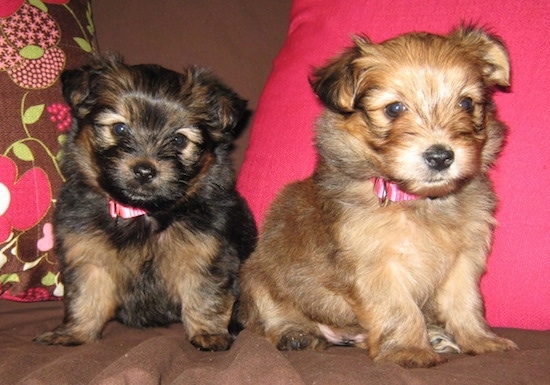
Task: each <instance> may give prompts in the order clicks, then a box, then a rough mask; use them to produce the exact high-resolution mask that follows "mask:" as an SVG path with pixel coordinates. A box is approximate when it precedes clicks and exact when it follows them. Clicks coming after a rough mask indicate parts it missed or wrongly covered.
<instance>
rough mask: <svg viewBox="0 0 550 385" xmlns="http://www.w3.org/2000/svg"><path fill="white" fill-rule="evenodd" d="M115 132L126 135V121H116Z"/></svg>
mask: <svg viewBox="0 0 550 385" xmlns="http://www.w3.org/2000/svg"><path fill="white" fill-rule="evenodd" d="M113 132H114V133H115V134H116V135H118V136H122V135H125V134H127V133H128V126H127V125H126V124H125V123H115V124H114V125H113Z"/></svg>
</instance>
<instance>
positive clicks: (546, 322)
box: [238, 0, 550, 329]
mask: <svg viewBox="0 0 550 385" xmlns="http://www.w3.org/2000/svg"><path fill="white" fill-rule="evenodd" d="M549 20H550V3H549V2H544V1H532V2H521V3H519V2H516V1H513V0H488V1H484V2H470V1H464V0H458V1H457V0H426V1H423V2H410V1H406V0H392V1H384V0H380V1H369V2H365V1H363V0H348V1H340V2H336V1H331V0H295V1H294V3H293V7H292V12H291V24H290V28H289V31H288V36H287V39H286V42H285V44H284V47H283V49H282V50H281V52H280V54H279V55H278V57H277V58H276V60H275V61H274V67H273V70H272V72H271V75H270V77H269V80H268V82H267V85H266V87H265V89H264V91H263V94H262V97H261V99H260V103H259V106H258V110H257V112H256V115H255V118H254V123H253V128H252V134H251V139H250V146H249V149H248V151H247V153H246V159H245V162H244V164H243V167H242V169H241V172H240V176H239V184H238V186H239V189H240V191H241V192H242V194H243V195H244V196H245V197H246V198H247V199H248V201H249V203H250V205H251V207H252V210H253V212H254V215H255V216H256V219H257V220H258V222H259V223H261V222H262V219H263V215H264V213H265V210H266V208H267V207H268V205H269V203H270V202H271V201H272V199H273V198H274V196H275V194H276V193H277V191H278V190H279V189H280V188H281V187H282V186H283V185H284V184H286V183H288V182H290V181H292V180H296V179H301V178H304V177H306V176H308V175H309V174H310V173H311V171H312V169H313V166H314V163H315V154H314V151H313V148H312V137H313V131H312V128H313V122H314V119H315V118H316V116H317V115H318V114H319V112H320V108H321V107H320V105H319V104H318V102H317V100H316V98H315V96H314V94H313V92H312V91H311V89H310V86H309V84H308V76H309V75H310V74H311V68H312V67H313V66H319V65H322V64H324V63H325V62H326V61H327V59H328V58H330V57H332V56H334V55H335V54H337V53H338V52H340V51H341V50H342V49H343V47H345V46H349V45H350V44H351V41H350V36H351V35H352V34H357V33H365V34H366V35H368V36H369V37H370V38H371V39H372V40H373V41H375V42H380V41H382V40H385V39H388V38H391V37H394V36H395V35H397V34H400V33H404V32H410V31H428V32H434V33H446V32H448V31H450V30H451V29H453V28H454V27H456V26H458V25H459V24H460V23H461V22H463V21H465V22H472V21H473V22H476V23H477V24H479V25H480V26H483V27H487V28H489V30H490V31H492V32H494V33H496V34H498V35H500V36H501V37H502V39H503V40H504V42H505V43H506V45H507V46H508V48H509V51H510V56H511V61H512V87H511V90H510V92H508V93H498V94H497V95H496V103H497V106H498V110H499V114H500V117H501V118H502V120H504V121H505V122H507V123H508V125H509V126H510V132H509V137H508V143H507V145H506V147H505V149H504V151H503V153H502V156H501V158H500V160H499V161H498V164H497V166H496V167H495V169H494V170H493V172H492V179H493V180H494V182H495V187H496V190H497V193H498V194H499V196H500V199H501V202H500V205H499V209H498V212H497V219H498V222H499V226H498V228H497V230H496V233H495V242H494V247H493V250H492V253H491V255H490V257H489V261H488V271H487V274H486V275H485V276H484V277H483V280H482V292H483V295H484V298H485V303H486V313H487V318H488V320H489V323H490V324H492V325H493V326H508V327H522V328H537V329H547V328H550V306H549V304H550V279H548V277H550V220H548V218H550V203H549V201H548V198H547V197H548V190H550V169H549V168H548V167H549V166H548V162H549V159H550V146H548V143H550V129H549V127H550V114H548V112H547V106H546V104H547V103H548V99H549V97H550V56H549V54H548V53H549V52H550V41H549V39H548V31H549V28H550V24H549V23H550V22H549Z"/></svg>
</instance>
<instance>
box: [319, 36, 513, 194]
mask: <svg viewBox="0 0 550 385" xmlns="http://www.w3.org/2000/svg"><path fill="white" fill-rule="evenodd" d="M354 43H355V45H354V46H353V47H351V48H349V49H348V50H346V51H345V52H343V53H342V54H341V55H340V56H338V57H336V58H335V59H333V60H332V61H331V62H329V63H328V65H326V66H324V67H322V68H319V69H317V70H316V71H315V73H314V75H313V78H312V79H311V84H312V87H313V89H314V91H315V92H316V94H317V95H318V96H319V98H320V100H321V101H322V102H323V103H324V104H325V106H326V107H327V108H328V110H327V112H326V113H325V114H324V116H323V118H322V119H321V121H320V123H319V127H318V135H317V145H318V148H319V152H320V154H321V157H322V158H323V157H325V158H326V157H328V158H329V159H330V160H331V164H334V165H342V166H343V167H344V165H345V167H346V168H347V170H346V171H344V172H346V173H348V174H352V175H354V176H355V177H365V178H366V177H369V178H370V177H381V178H384V179H387V180H391V181H393V182H396V183H398V184H399V185H400V187H401V188H402V189H403V190H404V191H407V192H409V193H413V194H418V195H422V196H432V197H435V196H443V195H446V194H450V193H452V192H453V191H456V189H457V188H459V187H460V186H461V185H462V183H464V182H465V181H467V180H469V179H471V178H473V177H475V176H476V175H479V174H480V173H484V172H486V171H487V169H488V168H489V166H490V165H491V164H492V163H493V161H494V160H495V157H496V155H497V154H498V152H499V151H500V148H501V147H502V142H503V138H504V131H505V129H504V126H503V125H502V124H501V123H500V122H499V121H498V120H497V119H496V117H495V115H494V107H493V102H492V94H493V91H494V89H495V87H507V86H508V85H509V80H510V66H509V59H508V53H507V51H506V49H505V47H504V46H503V44H502V43H501V42H500V41H499V40H498V39H497V38H495V37H493V36H491V35H489V34H487V33H486V32H484V31H482V30H479V29H475V28H460V29H458V30H456V31H454V32H452V33H451V34H449V35H447V36H440V35H433V34H428V33H411V34H405V35H401V36H399V37H397V38H394V39H391V40H387V41H385V42H383V43H381V44H374V43H372V42H370V41H369V40H368V39H367V38H366V37H355V38H354ZM335 138H338V139H335ZM344 144H345V145H344ZM353 164H355V165H356V167H355V166H353ZM350 166H351V169H353V171H352V170H350ZM354 173H355V174H354Z"/></svg>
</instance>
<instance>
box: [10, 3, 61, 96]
mask: <svg viewBox="0 0 550 385" xmlns="http://www.w3.org/2000/svg"><path fill="white" fill-rule="evenodd" d="M45 2H51V3H58V4H59V3H66V2H67V0H66V1H55V0H54V1H52V0H50V1H45ZM17 5H19V6H18V7H17ZM10 12H12V13H10ZM0 32H1V33H0V71H6V72H7V73H8V74H9V76H10V77H11V78H12V80H13V81H14V82H15V83H16V84H17V85H19V86H20V87H22V88H26V89H43V88H47V87H49V86H51V85H52V84H53V83H54V82H55V81H56V80H57V78H58V77H59V74H60V73H61V71H62V70H63V68H64V67H65V54H64V53H63V51H62V50H61V49H60V48H58V47H57V45H58V44H59V40H60V38H61V31H60V29H59V26H58V25H57V23H56V22H55V20H54V19H53V18H52V17H51V16H50V15H49V14H48V13H47V12H45V11H44V10H43V9H40V8H38V7H35V6H32V5H30V4H28V3H26V2H24V1H23V0H18V1H15V0H8V1H6V3H5V4H3V5H2V6H1V7H0Z"/></svg>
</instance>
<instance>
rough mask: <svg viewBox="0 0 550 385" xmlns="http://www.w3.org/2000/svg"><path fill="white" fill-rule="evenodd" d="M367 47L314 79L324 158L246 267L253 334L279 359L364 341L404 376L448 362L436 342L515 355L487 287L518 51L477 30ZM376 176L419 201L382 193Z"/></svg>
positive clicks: (272, 219) (246, 315) (275, 212)
mask: <svg viewBox="0 0 550 385" xmlns="http://www.w3.org/2000/svg"><path fill="white" fill-rule="evenodd" d="M354 43H355V44H354V46H353V47H351V48H349V49H347V50H346V51H344V52H343V53H342V54H341V55H339V56H338V57H336V58H335V59H333V60H332V61H331V62H329V63H328V64H327V65H326V66H324V67H322V68H319V69H317V70H316V71H315V73H314V75H313V77H312V79H311V83H312V86H313V89H314V91H315V93H316V94H317V95H318V97H319V99H320V101H321V102H322V103H323V104H324V105H325V107H326V108H325V110H324V112H323V113H322V115H321V116H320V118H319V120H318V122H317V126H316V148H317V151H318V155H319V157H318V162H317V165H316V168H315V171H314V173H313V175H312V176H311V177H309V178H307V179H305V180H303V181H299V182H296V183H293V184H291V185H289V186H287V187H286V188H285V189H284V190H283V191H282V192H281V193H280V194H279V195H278V197H277V198H276V200H275V202H274V203H273V205H272V207H271V208H270V210H269V212H268V214H267V217H266V219H265V223H264V227H263V230H262V235H261V237H260V241H259V244H258V248H257V250H256V251H255V252H254V253H253V254H252V256H251V257H250V259H249V260H248V261H247V262H246V263H245V264H244V266H243V268H242V270H241V291H242V298H241V301H242V307H241V310H240V317H241V319H242V321H243V323H244V324H245V327H247V328H249V329H250V330H252V331H254V332H256V333H259V334H261V335H263V336H265V337H266V338H267V339H268V340H269V341H271V342H272V343H273V344H275V345H276V346H277V347H278V348H279V349H283V350H287V349H292V350H301V349H323V348H325V347H326V346H328V345H330V344H344V345H355V346H358V347H361V348H366V349H368V351H369V354H370V356H371V357H372V358H374V359H375V360H377V361H380V360H388V361H392V362H396V363H398V364H400V365H402V366H405V367H428V366H432V365H436V364H439V363H441V362H443V361H444V358H443V357H441V356H440V355H438V354H437V353H436V352H435V351H434V348H433V347H432V345H431V344H430V340H432V343H433V345H434V346H435V347H436V348H438V345H441V338H444V339H445V340H447V341H449V342H450V343H452V342H453V340H452V338H454V339H455V340H456V343H457V344H458V347H457V348H456V349H454V350H455V351H457V350H459V349H460V350H461V351H463V352H465V353H470V354H478V353H484V352H492V351H501V350H508V349H515V348H516V346H515V344H514V343H513V342H512V341H509V340H506V339H503V338H500V337H498V336H496V335H495V334H494V333H493V332H492V331H491V330H490V328H489V327H488V325H487V323H486V321H485V320H484V310H483V302H482V298H481V295H480V291H479V281H480V277H481V276H482V274H483V272H484V270H485V266H486V258H487V254H488V252H489V249H490V247H491V239H492V232H493V228H494V226H495V220H494V218H493V213H494V210H495V205H496V201H497V199H496V197H495V193H494V192H493V189H492V186H491V183H490V181H489V180H488V176H487V172H488V170H489V168H490V166H491V165H492V164H493V162H494V161H495V158H496V156H497V154H498V153H499V151H500V149H501V147H502V144H503V139H504V134H505V126H504V125H503V124H502V123H501V122H500V121H499V120H497V117H496V115H495V108H494V106H493V101H492V94H493V91H494V89H495V87H506V86H508V85H509V73H510V68H509V60H508V54H507V52H506V49H505V47H504V46H503V44H502V43H501V42H500V41H499V40H498V39H497V38H495V37H493V36H491V35H489V34H487V33H486V32H484V31H482V30H479V29H476V28H460V29H458V30H456V31H454V32H452V33H450V34H449V35H447V36H439V35H433V34H427V33H412V34H406V35H402V36H399V37H397V38H394V39H391V40H388V41H386V42H383V43H381V44H373V43H372V42H370V41H369V40H368V39H367V38H366V37H356V38H355V39H354ZM372 178H382V179H383V180H384V181H386V182H388V183H389V182H391V183H395V184H397V185H398V186H399V188H400V189H401V190H402V191H404V192H406V193H408V194H414V195H416V196H417V199H414V200H407V201H396V202H392V201H389V200H388V199H381V198H379V197H378V196H377V195H375V193H374V192H373V181H372ZM426 325H431V326H430V327H429V328H427V326H426ZM428 329H429V330H430V333H429V334H430V335H428ZM441 336H443V337H441ZM438 350H439V351H447V350H446V348H445V347H443V348H441V349H438ZM452 350H453V349H452Z"/></svg>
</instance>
